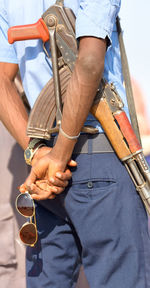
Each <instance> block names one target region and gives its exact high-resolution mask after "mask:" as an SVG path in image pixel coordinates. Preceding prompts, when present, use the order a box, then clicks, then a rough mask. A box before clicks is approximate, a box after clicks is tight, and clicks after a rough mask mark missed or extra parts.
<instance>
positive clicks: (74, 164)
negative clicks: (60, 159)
mask: <svg viewBox="0 0 150 288" xmlns="http://www.w3.org/2000/svg"><path fill="white" fill-rule="evenodd" d="M68 166H71V167H76V166H77V162H76V161H74V160H72V159H71V160H70V161H69V162H68Z"/></svg>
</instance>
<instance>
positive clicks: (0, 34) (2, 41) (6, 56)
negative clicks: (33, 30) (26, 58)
mask: <svg viewBox="0 0 150 288" xmlns="http://www.w3.org/2000/svg"><path fill="white" fill-rule="evenodd" d="M8 28H9V25H8V20H7V11H6V9H5V6H4V1H3V0H0V62H9V63H18V60H17V57H16V52H15V49H14V45H10V44H9V43H8V37H7V31H8Z"/></svg>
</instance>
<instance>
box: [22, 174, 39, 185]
mask: <svg viewBox="0 0 150 288" xmlns="http://www.w3.org/2000/svg"><path fill="white" fill-rule="evenodd" d="M36 178H37V177H36V174H35V173H34V171H33V170H31V172H30V174H29V176H28V177H27V179H26V181H25V182H24V184H25V185H26V186H29V187H30V186H31V184H32V183H34V182H35V181H36Z"/></svg>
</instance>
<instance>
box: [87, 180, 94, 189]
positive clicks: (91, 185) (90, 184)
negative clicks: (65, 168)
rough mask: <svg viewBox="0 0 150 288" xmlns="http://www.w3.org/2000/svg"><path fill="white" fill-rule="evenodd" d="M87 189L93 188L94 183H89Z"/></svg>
mask: <svg viewBox="0 0 150 288" xmlns="http://www.w3.org/2000/svg"><path fill="white" fill-rule="evenodd" d="M87 187H88V188H89V189H91V188H93V183H92V181H89V182H88V183H87Z"/></svg>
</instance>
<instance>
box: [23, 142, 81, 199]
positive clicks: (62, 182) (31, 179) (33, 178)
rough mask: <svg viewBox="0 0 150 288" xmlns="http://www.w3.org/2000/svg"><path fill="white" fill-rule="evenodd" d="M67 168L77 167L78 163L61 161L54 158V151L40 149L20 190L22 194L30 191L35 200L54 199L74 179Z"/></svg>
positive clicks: (44, 148)
mask: <svg viewBox="0 0 150 288" xmlns="http://www.w3.org/2000/svg"><path fill="white" fill-rule="evenodd" d="M67 166H71V167H75V166H77V163H76V162H75V161H73V160H70V161H69V162H68V163H65V161H60V160H58V159H57V158H56V157H54V156H53V149H51V148H48V147H42V148H40V149H39V150H38V151H37V153H36V154H35V156H34V158H33V160H32V169H31V172H30V174H29V176H28V177H27V179H26V181H25V182H24V183H23V184H22V185H21V186H20V188H19V190H20V192H21V193H24V192H25V191H27V190H28V191H29V193H30V194H31V196H32V198H33V199H35V200H45V199H54V198H55V196H56V195H57V194H60V193H62V192H63V191H64V189H65V188H66V187H67V185H68V181H69V180H70V179H71V177H72V173H71V171H70V170H69V169H68V168H67Z"/></svg>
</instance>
